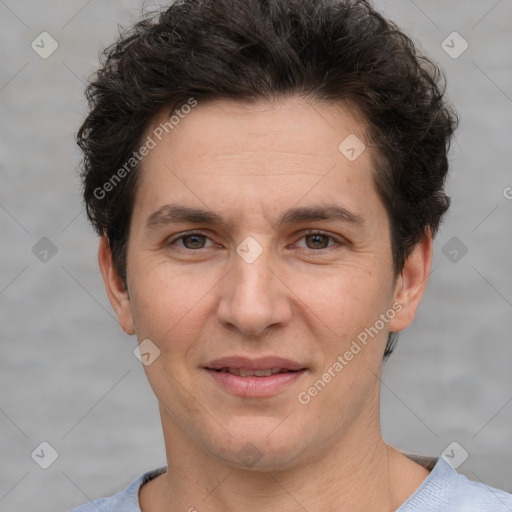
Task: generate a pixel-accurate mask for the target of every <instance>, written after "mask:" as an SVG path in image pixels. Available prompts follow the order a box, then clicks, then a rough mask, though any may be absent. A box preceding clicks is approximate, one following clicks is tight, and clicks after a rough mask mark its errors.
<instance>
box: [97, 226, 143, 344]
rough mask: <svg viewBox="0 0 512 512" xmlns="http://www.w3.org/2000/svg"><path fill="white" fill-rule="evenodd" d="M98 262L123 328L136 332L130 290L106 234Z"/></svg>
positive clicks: (111, 301) (110, 299) (109, 296)
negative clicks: (114, 258)
mask: <svg viewBox="0 0 512 512" xmlns="http://www.w3.org/2000/svg"><path fill="white" fill-rule="evenodd" d="M98 264H99V266H100V270H101V275H102V276H103V282H104V283H105V288H106V290H107V295H108V300H109V301H110V304H111V306H112V308H113V309H114V311H115V312H116V315H117V318H118V319H119V325H120V326H121V329H123V331H124V332H125V333H126V334H135V329H134V326H133V319H132V312H131V307H130V299H129V297H128V291H127V290H126V288H125V285H124V283H123V280H122V279H121V277H120V276H119V273H118V272H117V269H116V267H115V265H114V261H113V259H112V251H111V249H110V245H109V243H108V240H107V237H106V235H103V236H102V237H101V239H100V244H99V248H98Z"/></svg>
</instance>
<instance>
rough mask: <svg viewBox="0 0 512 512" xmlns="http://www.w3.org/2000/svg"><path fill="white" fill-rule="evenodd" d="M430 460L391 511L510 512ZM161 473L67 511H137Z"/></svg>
mask: <svg viewBox="0 0 512 512" xmlns="http://www.w3.org/2000/svg"><path fill="white" fill-rule="evenodd" d="M411 458H413V457H411ZM431 460H432V463H433V464H434V467H433V468H432V470H431V472H430V474H429V476H428V477H427V478H426V479H425V480H424V481H423V483H422V484H421V485H420V487H418V489H416V491H415V492H414V493H413V494H412V495H411V496H409V499H407V501H406V502H405V503H403V504H402V506H401V507H400V508H398V509H397V510H396V511H395V512H512V494H509V493H507V492H505V491H501V490H499V489H495V488H494V487H490V486H488V485H485V484H483V483H480V482H474V481H472V480H469V479H468V478H466V477H465V476H464V475H462V474H460V473H458V472H457V471H456V470H455V469H453V468H452V467H451V466H450V464H448V462H446V461H445V460H444V459H443V458H435V459H431ZM165 470H166V468H165V467H163V468H159V469H155V470H153V471H149V472H148V473H144V474H143V475H141V476H139V477H138V478H136V479H135V480H134V481H133V482H132V483H131V484H130V485H128V487H127V488H126V489H124V490H123V491H121V492H118V493H117V494H115V495H114V496H111V497H110V498H101V499H98V500H94V501H92V502H90V503H87V504H86V505H82V506H81V507H78V508H75V509H73V510H72V511H71V512H99V511H101V512H141V510H140V507H139V489H140V488H141V487H142V486H143V485H144V484H145V483H146V482H149V481H150V480H151V479H153V478H155V477H157V476H158V475H160V474H162V473H164V472H165Z"/></svg>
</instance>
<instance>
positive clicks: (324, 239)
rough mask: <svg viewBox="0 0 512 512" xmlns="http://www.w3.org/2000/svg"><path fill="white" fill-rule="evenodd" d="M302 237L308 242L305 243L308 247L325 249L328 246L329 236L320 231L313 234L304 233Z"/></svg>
mask: <svg viewBox="0 0 512 512" xmlns="http://www.w3.org/2000/svg"><path fill="white" fill-rule="evenodd" d="M304 238H305V239H306V241H309V242H310V243H306V245H307V246H308V249H325V248H327V247H328V246H329V239H330V238H331V237H330V236H327V235H323V234H322V233H315V234H313V235H306V236H305V237H304Z"/></svg>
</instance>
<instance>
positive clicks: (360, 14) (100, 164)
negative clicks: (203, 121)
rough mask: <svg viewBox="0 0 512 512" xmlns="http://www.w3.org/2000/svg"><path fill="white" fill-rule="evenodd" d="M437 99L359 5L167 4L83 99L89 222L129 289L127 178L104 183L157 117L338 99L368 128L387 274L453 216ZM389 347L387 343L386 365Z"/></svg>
mask: <svg viewBox="0 0 512 512" xmlns="http://www.w3.org/2000/svg"><path fill="white" fill-rule="evenodd" d="M444 89H445V80H444V75H443V74H442V72H441V71H440V70H439V68H438V67H437V66H436V65H435V64H434V63H433V62H432V61H430V60H429V59H428V58H426V57H425V56H423V55H421V54H420V53H419V51H418V50H417V49H416V47H415V45H414V43H413V42H412V40H411V39H410V38H409V37H408V36H406V35H405V34H404V33H402V32H401V31H400V29H399V28H398V27H397V26H396V25H395V24H394V23H393V22H391V21H389V20H387V19H385V18H384V17H383V16H382V15H381V14H379V13H378V12H376V11H375V10H374V9H373V8H372V6H371V5H370V4H369V2H367V1H366V0H243V1H241V0H178V1H176V2H175V3H173V4H172V5H171V6H170V7H169V8H168V9H167V10H165V11H162V12H160V13H158V14H156V15H152V16H149V17H147V18H145V19H143V20H141V21H139V22H138V23H137V24H136V25H135V26H134V27H132V29H130V30H129V31H126V32H124V33H123V34H121V35H120V38H119V40H118V41H117V42H116V43H115V44H114V45H112V46H111V47H109V48H107V49H106V50H105V52H104V54H103V60H102V67H101V68H100V69H99V71H98V72H97V74H96V76H95V77H94V78H93V80H92V82H91V83H90V84H89V86H88V88H87V91H86V97H87V100H88V102H89V107H90V111H89V114H88V115H87V117H86V119H85V121H84V122H83V124H82V126H81V127H80V129H79V131H78V134H77V143H78V145H79V146H80V148H81V149H82V151H83V154H84V159H83V164H82V181H83V189H84V200H85V205H86V208H87V215H88V217H89V219H90V221H91V222H92V224H93V226H94V227H95V229H96V230H97V232H98V233H99V234H100V235H106V238H107V240H108V243H109V245H110V248H111V250H112V254H113V260H114V264H115V266H116V269H117V270H118V272H119V275H120V276H121V278H122V279H123V281H124V282H125V284H126V250H127V239H128V234H129V227H130V218H131V212H132V207H133V201H134V197H135V193H136V189H137V176H138V173H137V169H138V166H137V165H134V167H133V170H130V169H129V171H130V172H128V171H127V172H125V173H123V179H122V180H121V179H120V180H119V182H116V183H115V186H110V187H108V189H107V187H105V184H106V183H109V180H110V183H111V180H112V177H113V174H114V173H115V172H116V170H119V171H120V170H121V169H122V168H123V166H124V168H125V169H126V162H127V161H130V159H131V158H133V155H135V154H136V152H137V149H138V148H139V147H140V144H141V139H142V137H143V134H144V133H145V130H146V129H147V127H148V126H149V124H150V122H151V121H152V120H153V119H154V118H155V116H156V115H157V114H158V113H159V112H161V110H162V109H164V108H169V109H170V111H171V112H172V111H173V110H174V109H175V108H177V107H178V106H179V105H183V104H185V103H186V102H187V101H188V100H189V99H190V98H195V99H196V100H199V101H200V100H207V99H208V100H209V99H231V100H241V101H252V100H259V99H263V100H264V99H272V98H276V97H281V96H284V95H299V96H302V97H308V98H313V99H316V100H320V101H326V102H340V101H344V102H346V104H349V105H350V106H352V107H353V108H355V109H357V111H358V112H359V113H360V114H362V115H363V118H364V119H365V120H366V124H367V127H366V130H367V133H366V136H367V139H368V142H369V143H370V144H371V145H372V148H373V150H372V159H373V173H374V182H375V185H376V189H377V191H378V194H379V196H380V197H381V199H382V200H383V202H384V205H385V207H386V210H387V213H388V215H389V221H390V240H391V248H392V254H393V265H394V271H395V274H396V275H398V274H399V273H400V271H401V270H402V268H403V265H404V263H405V260H406V259H407V256H408V255H409V254H410V252H411V250H412V249H413V248H414V246H415V245H416V244H417V243H418V242H419V241H420V240H421V239H422V237H423V236H424V235H425V233H426V231H427V229H430V231H431V233H432V234H433V236H435V234H436V232H437V230H438V227H439V224H440V221H441V218H442V216H443V214H444V213H445V211H446V210H447V209H448V206H449V204H450V198H449V197H448V196H447V195H446V194H445V192H444V182H445V178H446V174H447V171H448V158H447V153H448V150H449V146H450V140H451V136H452V134H453V131H454V130H455V127H456V124H457V116H456V113H455V112H454V111H453V109H452V108H451V107H450V106H449V105H448V104H447V103H446V102H445V100H444V92H445V91H444ZM118 176H119V173H118ZM99 191H101V193H99ZM395 343H396V336H395V333H390V337H389V339H388V343H387V346H386V350H385V357H387V356H388V355H389V354H390V353H391V351H392V350H393V347H394V344H395Z"/></svg>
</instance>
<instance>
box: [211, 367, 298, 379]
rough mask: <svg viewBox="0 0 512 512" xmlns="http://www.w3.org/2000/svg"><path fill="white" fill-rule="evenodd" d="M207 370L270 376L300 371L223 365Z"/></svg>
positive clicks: (251, 375) (244, 375)
mask: <svg viewBox="0 0 512 512" xmlns="http://www.w3.org/2000/svg"><path fill="white" fill-rule="evenodd" d="M207 370H213V371H215V372H219V373H230V374H231V375H237V376H239V377H270V376H271V375H276V374H278V373H291V372H300V371H301V370H287V369H286V368H267V369H264V370H251V369H250V368H231V367H225V368H220V369H218V370H216V369H214V368H207Z"/></svg>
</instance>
